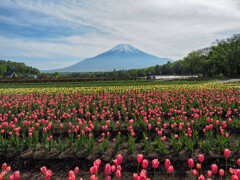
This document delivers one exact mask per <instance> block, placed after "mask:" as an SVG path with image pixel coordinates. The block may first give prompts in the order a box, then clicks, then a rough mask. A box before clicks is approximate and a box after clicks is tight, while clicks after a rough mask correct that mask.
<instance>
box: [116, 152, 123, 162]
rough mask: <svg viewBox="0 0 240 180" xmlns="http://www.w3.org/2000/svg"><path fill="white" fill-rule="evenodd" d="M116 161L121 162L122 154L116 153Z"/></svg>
mask: <svg viewBox="0 0 240 180" xmlns="http://www.w3.org/2000/svg"><path fill="white" fill-rule="evenodd" d="M117 162H118V164H121V163H122V155H121V154H118V155H117Z"/></svg>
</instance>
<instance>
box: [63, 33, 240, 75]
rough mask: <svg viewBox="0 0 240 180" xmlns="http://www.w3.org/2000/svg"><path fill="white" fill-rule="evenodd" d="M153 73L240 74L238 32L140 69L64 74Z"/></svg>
mask: <svg viewBox="0 0 240 180" xmlns="http://www.w3.org/2000/svg"><path fill="white" fill-rule="evenodd" d="M149 74H152V75H173V74H176V75H200V76H202V77H220V76H224V77H240V34H236V35H233V36H232V37H231V38H228V39H224V40H217V41H216V42H214V43H213V45H212V46H211V47H207V48H204V49H200V50H197V51H192V52H190V53H189V54H188V55H187V56H186V57H184V58H183V59H182V60H179V61H175V62H172V63H170V62H168V63H167V64H164V65H156V66H152V67H149V68H143V69H131V70H119V71H116V70H114V71H111V72H95V73H71V74H64V75H65V76H72V77H141V76H147V75H149Z"/></svg>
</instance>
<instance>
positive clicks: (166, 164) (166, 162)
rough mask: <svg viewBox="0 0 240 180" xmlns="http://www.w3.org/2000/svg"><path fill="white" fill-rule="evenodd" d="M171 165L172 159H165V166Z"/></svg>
mask: <svg viewBox="0 0 240 180" xmlns="http://www.w3.org/2000/svg"><path fill="white" fill-rule="evenodd" d="M170 165H171V162H170V160H169V159H165V161H164V166H165V167H166V168H169V166H170Z"/></svg>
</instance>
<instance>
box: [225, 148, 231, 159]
mask: <svg viewBox="0 0 240 180" xmlns="http://www.w3.org/2000/svg"><path fill="white" fill-rule="evenodd" d="M230 153H231V152H230V150H229V149H225V150H224V156H225V157H227V158H228V157H229V156H230Z"/></svg>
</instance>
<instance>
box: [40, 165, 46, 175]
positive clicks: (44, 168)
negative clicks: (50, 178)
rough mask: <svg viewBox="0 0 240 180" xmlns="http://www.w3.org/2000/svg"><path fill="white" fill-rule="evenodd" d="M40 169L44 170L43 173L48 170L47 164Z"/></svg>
mask: <svg viewBox="0 0 240 180" xmlns="http://www.w3.org/2000/svg"><path fill="white" fill-rule="evenodd" d="M40 170H41V171H42V173H43V174H45V173H46V172H47V168H46V166H43V167H41V168H40Z"/></svg>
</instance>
